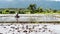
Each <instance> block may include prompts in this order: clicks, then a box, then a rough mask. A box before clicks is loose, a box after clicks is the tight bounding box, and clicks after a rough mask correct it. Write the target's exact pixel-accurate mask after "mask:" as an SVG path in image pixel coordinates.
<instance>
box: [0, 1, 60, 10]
mask: <svg viewBox="0 0 60 34" xmlns="http://www.w3.org/2000/svg"><path fill="white" fill-rule="evenodd" d="M32 3H35V4H37V6H42V7H44V8H54V9H60V0H0V8H25V7H27V6H29V4H32ZM44 4H45V5H44Z"/></svg>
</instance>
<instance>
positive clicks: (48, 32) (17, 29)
mask: <svg viewBox="0 0 60 34" xmlns="http://www.w3.org/2000/svg"><path fill="white" fill-rule="evenodd" d="M0 34H60V24H53V23H52V24H50V23H45V24H44V23H38V24H32V23H26V24H24V23H0Z"/></svg>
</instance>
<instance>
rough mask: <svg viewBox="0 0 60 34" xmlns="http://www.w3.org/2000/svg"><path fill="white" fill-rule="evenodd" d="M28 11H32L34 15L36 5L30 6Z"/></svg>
mask: <svg viewBox="0 0 60 34" xmlns="http://www.w3.org/2000/svg"><path fill="white" fill-rule="evenodd" d="M28 9H29V10H31V13H32V14H33V13H34V11H35V10H36V4H30V5H29V7H28Z"/></svg>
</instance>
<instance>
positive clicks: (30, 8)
mask: <svg viewBox="0 0 60 34" xmlns="http://www.w3.org/2000/svg"><path fill="white" fill-rule="evenodd" d="M17 11H18V13H19V14H60V10H53V9H51V8H50V9H43V8H41V7H38V8H37V5H36V4H30V5H29V6H28V7H27V8H0V14H15V13H16V12H17Z"/></svg>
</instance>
